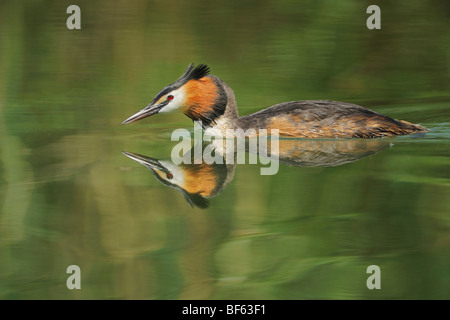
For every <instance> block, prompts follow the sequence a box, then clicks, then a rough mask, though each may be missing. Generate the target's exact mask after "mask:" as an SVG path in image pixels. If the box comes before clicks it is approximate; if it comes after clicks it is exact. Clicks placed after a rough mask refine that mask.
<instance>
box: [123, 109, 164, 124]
mask: <svg viewBox="0 0 450 320" xmlns="http://www.w3.org/2000/svg"><path fill="white" fill-rule="evenodd" d="M162 107H163V105H161V104H157V105H151V104H149V105H148V106H147V107H145V108H144V109H142V110H141V111H139V112H137V113H135V114H133V115H132V116H131V117H129V118H128V119H126V120H125V121H124V122H122V124H127V123H131V122H134V121H138V120H140V119H144V118H147V117H150V116H152V115H154V114H157V113H158V112H159V110H160V109H161V108H162Z"/></svg>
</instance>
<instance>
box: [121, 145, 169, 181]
mask: <svg viewBox="0 0 450 320" xmlns="http://www.w3.org/2000/svg"><path fill="white" fill-rule="evenodd" d="M122 153H123V154H124V155H126V156H127V157H128V158H130V159H132V160H134V161H137V162H139V163H140V164H142V165H144V166H146V167H147V168H149V169H152V170H158V171H162V172H164V173H165V174H166V176H167V179H169V180H170V179H172V178H173V175H172V173H171V172H170V171H169V170H168V169H167V168H166V167H164V166H163V165H162V164H161V163H160V162H159V161H158V160H157V159H154V158H150V157H147V156H143V155H141V154H138V153H133V152H125V151H122Z"/></svg>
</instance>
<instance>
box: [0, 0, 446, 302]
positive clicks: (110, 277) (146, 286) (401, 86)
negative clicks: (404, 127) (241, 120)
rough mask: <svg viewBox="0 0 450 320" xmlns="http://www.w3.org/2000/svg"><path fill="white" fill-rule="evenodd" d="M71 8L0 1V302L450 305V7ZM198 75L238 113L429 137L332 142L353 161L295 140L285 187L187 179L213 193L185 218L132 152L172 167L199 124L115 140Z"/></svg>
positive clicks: (247, 176)
mask: <svg viewBox="0 0 450 320" xmlns="http://www.w3.org/2000/svg"><path fill="white" fill-rule="evenodd" d="M77 4H78V5H79V6H80V7H81V10H82V29H81V30H73V31H70V30H67V28H66V19H67V17H68V15H67V14H66V13H65V11H66V7H67V6H66V4H65V3H62V2H60V1H58V2H55V3H52V5H51V6H50V5H48V2H45V1H25V2H21V3H19V2H6V3H2V4H1V5H0V70H1V73H0V150H1V151H0V298H1V299H312V298H318V299H380V298H384V299H436V298H437V299H449V298H450V290H449V288H450V287H449V285H448V284H449V280H450V273H449V270H450V220H449V214H450V199H449V191H450V182H449V181H450V180H449V178H450V171H449V155H450V154H449V151H450V148H449V143H448V141H449V138H450V118H449V111H450V91H449V88H450V71H449V70H450V53H449V46H448V43H450V33H449V30H450V28H449V17H450V16H449V14H448V12H449V6H448V3H447V2H444V1H434V2H431V3H430V2H429V1H418V0H417V1H410V2H408V5H405V4H400V3H398V4H397V3H391V4H383V5H382V6H381V8H382V19H383V20H382V29H381V30H368V29H367V28H366V26H365V21H366V19H367V14H366V13H365V10H366V7H365V4H364V3H361V2H360V1H348V2H345V3H337V2H335V1H301V2H290V1H281V2H280V1H266V2H259V1H258V2H256V1H249V2H241V3H221V4H220V6H219V5H218V4H216V3H213V2H208V1H197V2H194V3H191V2H190V3H189V4H187V3H184V2H181V1H176V2H173V3H171V4H170V3H166V2H157V1H135V2H133V5H130V4H129V3H127V2H114V3H111V2H109V1H98V2H96V3H95V4H92V3H91V2H88V1H78V3H77ZM67 5H69V4H67ZM191 62H196V63H200V62H204V63H208V64H209V65H210V66H211V69H212V72H213V73H214V74H215V75H217V76H219V77H221V78H222V79H223V80H224V81H226V82H227V83H228V84H229V85H230V86H231V87H232V88H233V89H234V92H235V94H236V97H237V102H238V105H239V110H240V114H241V115H244V114H249V113H251V112H254V111H257V110H259V109H261V108H263V107H266V106H269V105H272V104H275V103H279V102H283V101H292V100H301V99H305V100H306V99H330V100H340V101H347V102H352V103H357V104H361V105H364V106H367V107H369V108H371V109H374V110H376V111H378V112H381V113H385V114H387V115H389V116H392V117H394V118H398V119H405V120H408V121H411V122H415V123H420V124H422V125H424V126H427V127H428V128H430V129H431V132H430V133H428V134H426V135H422V136H409V137H397V138H390V139H383V140H380V142H377V141H374V140H369V141H359V142H357V143H356V144H355V145H352V146H350V147H345V148H344V147H339V148H340V149H339V150H341V152H344V153H345V154H344V157H346V159H347V160H348V161H343V162H342V163H336V160H335V159H334V160H332V161H331V160H329V159H330V158H329V157H328V158H327V156H324V153H323V150H324V149H325V150H328V151H329V150H330V148H335V147H334V146H332V147H330V145H326V146H323V143H319V145H317V144H313V143H309V142H305V141H297V142H295V144H297V146H299V147H298V150H299V152H300V151H301V152H300V154H301V156H302V157H303V158H302V159H303V160H302V161H301V163H297V164H296V165H293V163H288V164H281V165H280V169H279V172H278V173H277V174H276V175H273V176H263V175H260V165H250V164H247V165H237V166H235V167H233V168H232V169H229V168H223V167H222V168H219V169H217V168H214V170H213V169H210V168H206V169H205V170H206V171H205V172H206V173H204V172H197V173H196V174H195V175H192V177H193V181H198V182H196V183H198V184H201V183H204V182H205V181H209V180H207V177H210V176H211V175H215V176H220V177H221V178H220V179H217V181H220V183H218V184H220V185H219V186H218V188H217V189H214V188H211V193H210V195H211V196H212V197H211V198H209V199H208V202H209V204H208V207H207V208H206V209H201V208H198V207H196V206H195V203H194V206H193V207H191V205H190V204H189V202H188V201H186V199H185V197H184V196H183V193H182V192H180V190H177V189H174V188H170V187H168V186H167V185H165V184H164V183H161V181H158V180H157V178H156V177H155V176H154V175H153V174H152V172H151V171H150V170H148V169H147V168H145V167H144V166H142V165H141V164H139V163H137V162H135V161H133V160H131V159H129V158H128V157H126V156H125V155H124V154H123V153H122V151H126V152H132V153H138V154H141V155H145V156H147V157H151V158H154V159H158V160H160V161H168V160H169V161H170V153H171V150H172V148H173V147H174V145H175V144H176V142H172V141H170V134H171V132H172V131H173V130H174V129H176V128H188V129H191V128H192V123H191V121H190V120H189V119H188V118H186V117H185V116H183V115H176V114H174V115H168V114H166V115H157V116H154V117H152V118H149V119H145V120H142V121H139V122H137V123H135V124H132V125H127V126H120V123H121V122H122V121H123V120H124V119H126V118H127V117H128V116H130V115H131V114H133V113H134V112H136V111H138V110H140V109H141V108H142V107H144V106H145V105H147V103H149V102H150V101H151V99H152V98H153V97H154V95H155V94H156V93H157V92H159V90H160V89H162V88H163V87H164V86H165V85H167V84H169V83H171V82H173V81H174V80H175V79H176V78H177V77H178V76H179V75H180V74H181V73H182V72H183V71H184V69H185V68H186V66H187V65H188V64H189V63H191ZM293 143H294V142H293ZM344 149H345V150H346V151H342V150H344ZM308 150H309V151H308ZM318 150H319V151H320V150H321V151H320V153H318ZM328 153H329V152H328ZM332 153H333V152H332ZM350 154H353V156H352V157H353V158H351V157H350ZM355 154H356V155H355ZM305 157H306V158H305ZM341 157H342V155H341ZM349 157H350V158H349ZM324 159H325V160H327V159H328V160H327V161H331V162H328V165H332V166H315V165H314V164H317V163H318V162H320V161H322V164H323V161H324ZM333 161H334V162H333ZM297 162H298V161H297ZM338 164H339V165H338ZM216 169H217V170H216ZM202 174H203V175H202ZM221 175H222V176H221ZM215 176H214V177H215ZM194 178H197V180H195V179H194ZM214 181H216V180H214ZM209 187H215V186H211V185H210V186H209ZM207 188H208V186H207V185H206V183H205V186H204V188H203V189H202V190H205V191H206V190H209V189H207ZM69 265H78V266H79V267H80V268H81V272H82V289H81V290H69V289H68V288H67V287H66V279H67V277H68V274H66V269H67V267H68V266H69ZM370 265H378V266H379V267H380V268H381V276H382V278H381V281H382V282H381V289H380V290H369V289H368V288H367V287H366V280H367V277H368V276H369V275H368V274H367V273H366V269H367V267H368V266H370Z"/></svg>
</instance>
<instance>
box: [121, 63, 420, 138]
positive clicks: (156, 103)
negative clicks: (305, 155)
mask: <svg viewBox="0 0 450 320" xmlns="http://www.w3.org/2000/svg"><path fill="white" fill-rule="evenodd" d="M209 71H210V70H209V67H208V66H207V65H205V64H200V65H198V66H196V67H194V65H193V64H191V65H189V66H188V68H187V69H186V71H185V72H184V74H183V75H182V76H181V77H180V78H179V79H178V80H176V81H175V82H174V83H172V84H170V85H168V86H167V87H165V88H164V89H163V90H161V91H160V92H159V93H158V94H157V95H156V97H155V98H154V99H153V101H152V102H151V103H150V104H149V105H148V106H147V107H146V108H144V109H142V110H141V111H139V112H137V113H136V114H134V115H132V116H131V117H129V118H128V119H126V120H125V121H124V122H122V124H126V123H130V122H134V121H137V120H140V119H143V118H146V117H148V116H151V115H154V114H157V113H160V112H169V111H175V110H180V111H182V112H183V113H184V114H185V115H186V116H188V117H189V118H191V119H192V120H194V121H196V120H201V121H202V126H203V127H204V128H205V129H206V128H212V129H215V130H218V131H219V132H220V133H221V134H222V135H224V136H226V135H227V132H226V131H227V129H243V130H245V131H247V130H248V129H255V130H259V129H267V130H268V131H269V134H270V130H272V129H278V130H279V135H280V136H282V137H292V138H305V139H330V138H331V139H333V138H380V137H386V136H396V135H406V134H412V133H419V132H427V131H428V129H427V128H424V127H422V126H420V125H418V124H413V123H410V122H407V121H403V120H395V119H392V118H390V117H388V116H385V115H382V114H380V113H377V112H375V111H372V110H369V109H367V108H364V107H362V106H359V105H356V104H350V103H345V102H338V101H328V100H305V101H291V102H284V103H280V104H276V105H274V106H271V107H268V108H266V109H264V110H261V111H258V112H256V113H253V114H250V115H247V116H243V117H239V116H238V109H237V104H236V99H235V97H234V93H233V90H232V89H231V88H230V87H229V86H228V85H227V84H226V83H225V82H224V81H222V80H221V79H219V78H218V77H216V76H214V75H209Z"/></svg>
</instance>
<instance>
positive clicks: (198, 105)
mask: <svg viewBox="0 0 450 320" xmlns="http://www.w3.org/2000/svg"><path fill="white" fill-rule="evenodd" d="M186 87H187V88H186V92H187V98H186V99H187V101H188V104H187V105H186V108H185V109H184V114H185V115H187V116H188V117H189V118H191V119H192V120H194V121H197V120H200V121H202V125H203V127H204V128H214V129H220V131H225V130H226V129H235V128H236V126H237V119H238V111H237V105H236V99H235V97H234V92H233V90H232V89H231V88H230V87H229V86H228V85H227V84H226V83H225V82H224V81H222V80H221V79H220V78H218V77H216V76H212V75H210V76H206V77H204V78H202V79H200V80H195V81H190V82H188V83H187V84H186Z"/></svg>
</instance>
